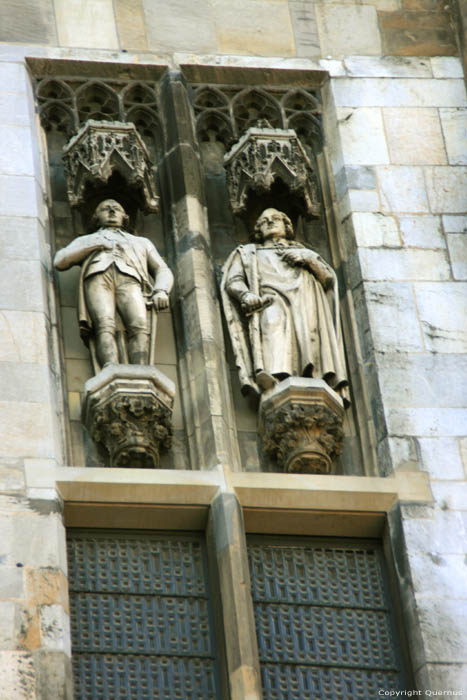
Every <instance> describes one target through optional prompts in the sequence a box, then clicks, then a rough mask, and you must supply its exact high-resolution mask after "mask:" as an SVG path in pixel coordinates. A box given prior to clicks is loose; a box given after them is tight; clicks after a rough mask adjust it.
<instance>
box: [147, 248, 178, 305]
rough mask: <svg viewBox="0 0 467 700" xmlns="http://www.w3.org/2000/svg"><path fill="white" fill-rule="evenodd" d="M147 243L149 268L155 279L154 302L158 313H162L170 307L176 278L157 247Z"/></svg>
mask: <svg viewBox="0 0 467 700" xmlns="http://www.w3.org/2000/svg"><path fill="white" fill-rule="evenodd" d="M146 241H147V243H146V251H147V261H148V268H149V272H150V273H151V274H152V276H153V277H154V287H153V293H152V302H153V304H154V308H155V309H156V311H162V310H163V309H167V308H168V307H169V294H170V290H171V289H172V287H173V283H174V277H173V274H172V271H171V270H170V268H169V267H168V265H167V264H166V263H165V261H164V260H163V259H162V258H161V256H160V255H159V253H158V252H157V250H156V248H155V246H154V245H153V244H152V243H151V241H149V240H148V239H146Z"/></svg>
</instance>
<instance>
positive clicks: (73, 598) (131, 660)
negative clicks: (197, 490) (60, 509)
mask: <svg viewBox="0 0 467 700" xmlns="http://www.w3.org/2000/svg"><path fill="white" fill-rule="evenodd" d="M68 568H69V582H70V605H71V627H72V645H73V657H72V658H73V679H74V686H75V699H76V700H91V699H92V700H149V699H151V700H155V699H159V698H160V699H161V700H178V699H180V700H206V699H209V700H210V699H214V698H217V697H219V692H218V682H217V673H216V661H215V649H214V642H213V631H212V623H211V613H210V602H209V595H208V588H207V573H206V571H207V570H206V561H205V553H204V547H203V543H202V541H201V540H200V539H196V538H193V537H188V536H187V537H186V538H183V537H172V536H162V535H156V534H154V533H138V534H137V535H136V534H135V535H133V534H129V533H128V532H121V531H113V532H109V531H100V532H96V531H84V530H83V531H74V530H71V531H69V535H68Z"/></svg>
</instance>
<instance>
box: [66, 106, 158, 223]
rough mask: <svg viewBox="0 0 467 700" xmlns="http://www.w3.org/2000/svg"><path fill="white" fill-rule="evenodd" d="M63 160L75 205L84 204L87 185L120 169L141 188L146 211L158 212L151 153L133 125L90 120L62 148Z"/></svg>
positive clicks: (70, 193) (140, 194)
mask: <svg viewBox="0 0 467 700" xmlns="http://www.w3.org/2000/svg"><path fill="white" fill-rule="evenodd" d="M63 160H64V163H65V175H66V180H67V192H68V198H69V200H70V204H71V206H72V207H77V206H80V205H81V204H83V202H84V196H85V188H86V185H87V184H90V185H95V184H100V183H106V182H107V181H108V180H109V178H110V176H111V175H112V174H113V173H114V172H118V173H119V174H120V175H121V176H122V177H123V178H124V180H125V181H126V182H127V183H128V186H129V187H130V188H133V189H135V190H137V191H138V193H139V196H140V198H141V200H142V207H143V210H144V211H145V212H146V213H149V212H157V211H158V209H159V197H158V195H157V191H156V183H155V180H154V174H153V171H152V169H151V162H150V159H149V154H148V151H147V148H146V146H145V144H144V142H143V140H142V138H141V136H140V135H139V134H138V132H137V130H136V127H135V125H134V124H131V123H125V122H110V121H96V120H93V119H89V120H88V121H87V122H86V123H85V124H84V126H82V127H81V129H80V130H79V131H78V133H77V134H76V135H75V136H73V138H72V139H71V140H70V142H69V143H68V144H67V145H66V146H65V148H64V149H63Z"/></svg>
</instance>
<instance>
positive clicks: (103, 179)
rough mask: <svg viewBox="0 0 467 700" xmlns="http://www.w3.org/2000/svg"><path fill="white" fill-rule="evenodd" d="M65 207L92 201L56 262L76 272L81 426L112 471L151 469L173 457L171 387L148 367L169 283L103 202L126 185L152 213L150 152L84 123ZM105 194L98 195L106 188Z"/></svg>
mask: <svg viewBox="0 0 467 700" xmlns="http://www.w3.org/2000/svg"><path fill="white" fill-rule="evenodd" d="M64 161H65V174H66V180H67V191H68V196H69V199H70V203H71V204H72V206H75V207H81V208H82V209H83V208H85V207H86V206H89V203H88V202H87V199H86V194H87V193H88V192H90V191H92V193H93V194H92V200H94V201H95V200H96V198H97V197H98V193H99V190H100V188H101V191H104V192H105V193H106V195H107V196H106V197H105V198H102V201H100V203H99V204H98V205H97V207H96V208H95V211H94V214H93V216H92V218H91V233H88V234H85V235H81V236H78V237H76V238H75V239H74V240H72V241H71V243H69V244H68V245H67V246H66V247H65V248H62V249H61V250H59V251H58V252H57V254H56V255H55V259H54V265H55V268H56V269H57V270H67V269H69V268H71V267H73V266H75V265H76V266H79V267H80V268H81V272H80V279H79V289H78V298H79V301H78V322H79V328H80V334H81V337H82V339H83V341H84V342H85V344H86V345H87V346H88V348H89V351H90V356H91V362H92V366H93V369H94V372H95V376H94V377H93V378H91V379H90V380H88V381H87V382H86V384H85V388H84V394H85V396H84V401H83V406H82V421H83V423H84V424H85V426H86V428H87V429H88V431H89V433H90V434H91V436H92V438H93V440H94V441H95V443H96V445H97V446H98V449H99V450H100V452H101V453H102V454H104V455H106V458H107V459H108V461H109V462H110V466H112V467H158V466H159V464H160V459H159V455H160V451H161V449H164V448H165V449H167V448H168V447H170V443H171V437H172V427H171V426H172V411H173V402H174V396H175V387H174V384H173V382H172V381H171V380H170V379H168V378H167V377H166V376H165V375H164V374H162V372H160V371H159V370H157V369H156V368H155V367H153V363H154V350H155V345H156V330H157V315H158V312H159V311H161V310H163V309H166V308H168V306H169V294H170V291H171V288H172V285H173V275H172V272H171V271H170V269H169V268H168V266H167V265H166V263H165V262H164V260H163V259H162V257H161V256H160V254H159V252H158V251H157V249H156V248H155V246H154V245H153V243H152V242H151V241H150V240H149V239H148V238H145V237H142V236H138V235H134V234H133V233H130V232H129V231H128V230H127V229H128V222H129V217H128V215H127V212H126V211H125V209H124V208H123V206H122V205H121V203H120V202H118V201H116V199H114V198H110V197H109V196H108V195H109V186H108V184H107V183H109V182H111V179H110V178H111V177H112V176H114V175H115V173H118V175H119V177H120V179H121V180H123V181H124V182H125V183H126V186H127V187H126V189H127V193H126V195H127V199H133V200H135V205H136V207H137V208H141V209H142V210H143V211H146V212H152V211H157V209H158V197H157V194H156V188H155V181H154V175H153V172H152V166H151V162H150V159H149V155H148V152H147V149H146V147H145V145H144V143H143V141H142V140H141V138H140V136H139V134H138V132H137V130H136V128H135V126H134V125H133V124H127V123H122V122H105V121H103V122H100V121H94V120H89V121H88V122H86V124H84V126H83V127H82V128H81V129H80V130H79V132H78V133H77V134H76V136H74V137H73V138H72V139H71V141H70V142H69V143H68V144H67V146H66V147H65V149H64ZM104 185H105V187H104Z"/></svg>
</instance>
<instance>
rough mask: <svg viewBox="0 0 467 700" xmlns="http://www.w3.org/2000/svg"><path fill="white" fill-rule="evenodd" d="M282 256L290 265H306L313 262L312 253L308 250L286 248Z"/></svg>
mask: <svg viewBox="0 0 467 700" xmlns="http://www.w3.org/2000/svg"><path fill="white" fill-rule="evenodd" d="M281 258H282V260H285V262H286V263H288V264H289V265H303V266H305V265H308V264H309V263H310V262H311V255H310V254H309V251H307V250H284V251H283V252H282V254H281Z"/></svg>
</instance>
